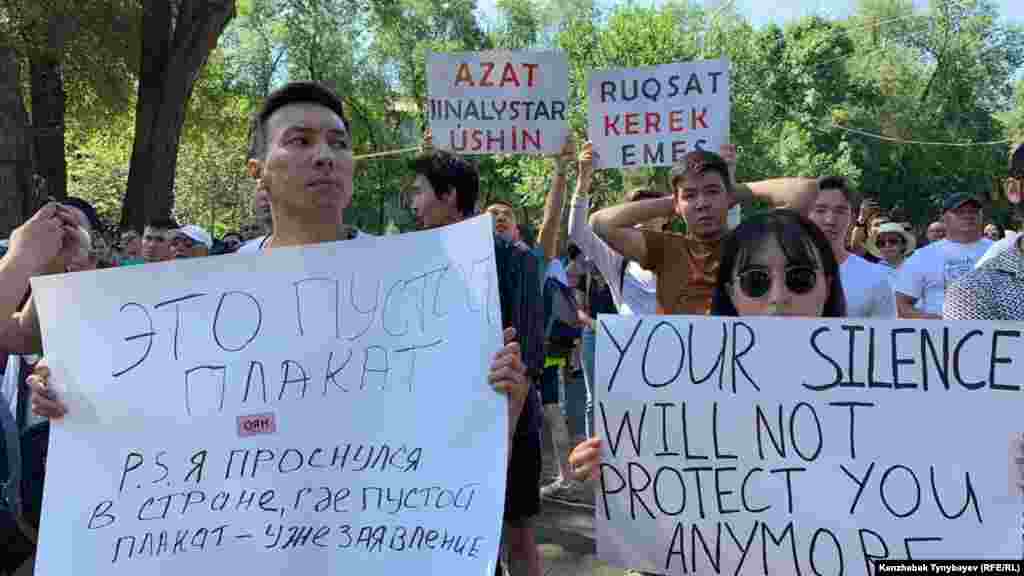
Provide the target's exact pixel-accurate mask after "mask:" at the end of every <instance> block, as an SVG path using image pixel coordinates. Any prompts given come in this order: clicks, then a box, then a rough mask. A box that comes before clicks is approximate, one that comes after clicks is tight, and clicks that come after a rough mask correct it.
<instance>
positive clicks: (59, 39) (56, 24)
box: [29, 14, 68, 199]
mask: <svg viewBox="0 0 1024 576" xmlns="http://www.w3.org/2000/svg"><path fill="white" fill-rule="evenodd" d="M67 26H68V22H67V21H66V20H65V19H64V18H63V17H62V16H61V15H60V14H54V15H51V16H50V19H49V21H48V22H47V30H46V36H47V37H46V45H45V47H42V48H41V49H39V50H35V51H33V52H32V54H30V56H29V73H30V74H31V77H32V126H33V137H34V144H35V171H36V173H37V174H39V175H40V176H42V177H43V178H45V179H46V187H45V189H44V190H43V192H42V196H43V199H45V198H47V197H53V198H57V199H63V198H66V197H67V195H68V182H67V162H66V160H65V158H64V102H65V94H64V71H63V69H62V66H61V57H62V52H63V48H64V36H65V32H66V30H67Z"/></svg>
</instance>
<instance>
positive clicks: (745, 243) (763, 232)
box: [569, 210, 846, 481]
mask: <svg viewBox="0 0 1024 576" xmlns="http://www.w3.org/2000/svg"><path fill="white" fill-rule="evenodd" d="M711 315H712V316H803V317H812V318H843V317H845V316H846V296H845V295H844V294H843V287H842V284H841V282H840V280H839V264H838V263H837V262H836V258H835V255H834V254H833V253H832V245H831V244H830V243H829V241H828V239H827V238H826V237H825V234H824V233H822V231H821V230H820V229H819V228H818V226H817V225H815V224H814V223H813V222H811V221H810V220H808V219H807V218H805V217H803V216H801V215H800V214H798V213H797V212H794V211H792V210H773V211H771V212H766V213H764V214H760V215H757V216H754V217H752V218H750V219H749V220H747V221H746V222H744V223H742V224H740V225H739V226H738V227H737V228H736V229H735V230H733V231H732V232H731V233H730V234H729V235H728V236H726V237H725V239H724V241H723V244H722V260H721V265H720V266H719V268H718V278H717V281H716V283H715V289H714V292H713V294H712V302H711ZM600 464H601V440H600V439H598V438H590V439H589V440H587V441H585V442H582V443H580V444H579V445H578V446H576V448H574V449H573V451H572V453H571V454H570V455H569V466H570V468H571V469H572V472H573V474H574V476H575V477H576V479H577V480H579V481H583V480H585V479H587V478H591V477H593V478H596V477H597V474H598V470H599V469H600Z"/></svg>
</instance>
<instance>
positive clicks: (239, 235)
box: [220, 232, 242, 242]
mask: <svg viewBox="0 0 1024 576" xmlns="http://www.w3.org/2000/svg"><path fill="white" fill-rule="evenodd" d="M228 236H234V237H235V238H238V240H239V241H241V240H242V235H241V234H239V233H238V232H228V233H227V234H225V235H224V236H222V237H221V239H220V240H221V242H226V241H227V239H228Z"/></svg>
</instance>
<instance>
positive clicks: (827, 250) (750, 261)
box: [711, 210, 846, 318]
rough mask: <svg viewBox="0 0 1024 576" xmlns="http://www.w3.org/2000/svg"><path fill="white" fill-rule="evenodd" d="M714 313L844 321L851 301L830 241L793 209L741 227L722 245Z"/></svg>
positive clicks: (756, 219)
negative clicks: (848, 300) (841, 279)
mask: <svg viewBox="0 0 1024 576" xmlns="http://www.w3.org/2000/svg"><path fill="white" fill-rule="evenodd" d="M711 314H712V315H713V316H803V317H812V318H813V317H823V318H842V317H845V316H846V296H845V295H844V293H843V287H842V284H841V282H840V280H839V264H838V263H837V262H836V259H835V255H834V254H833V252H832V246H831V244H830V243H829V241H828V239H827V238H826V237H825V235H824V234H823V233H822V231H821V230H820V229H819V228H818V227H817V226H816V225H815V224H814V223H813V222H811V221H810V220H808V219H807V218H805V217H803V216H801V215H800V214H798V213H796V212H793V211H791V210H773V211H771V212H767V213H765V214H761V215H758V216H755V217H753V218H751V219H750V220H748V221H746V222H744V223H743V224H740V225H739V227H737V228H736V230H734V231H733V232H732V233H731V234H730V235H729V236H727V237H726V239H725V241H724V242H723V244H722V263H721V265H720V266H719V268H718V280H717V282H716V283H715V290H714V292H713V294H712V301H711Z"/></svg>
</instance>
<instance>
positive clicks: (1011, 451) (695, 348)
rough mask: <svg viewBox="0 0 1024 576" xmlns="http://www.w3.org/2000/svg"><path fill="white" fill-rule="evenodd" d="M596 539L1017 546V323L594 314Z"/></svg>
mask: <svg viewBox="0 0 1024 576" xmlns="http://www.w3.org/2000/svg"><path fill="white" fill-rule="evenodd" d="M599 325H600V328H599V335H598V340H597V358H596V382H597V384H596V392H597V403H596V405H595V407H594V420H595V422H596V423H597V424H598V435H599V436H600V437H601V439H602V442H603V444H602V452H603V461H602V466H601V476H600V481H599V483H598V491H597V497H596V501H597V519H596V524H597V526H596V529H597V535H598V542H597V548H598V555H599V556H600V557H601V558H602V559H604V560H606V561H608V562H611V563H613V564H615V565H618V566H622V567H629V568H633V569H637V570H642V571H649V572H654V573H657V574H667V575H673V576H676V575H680V574H738V575H754V574H761V575H763V574H830V575H831V574H846V575H849V576H860V575H874V574H875V573H876V572H875V570H874V566H873V563H874V561H875V560H883V559H888V560H905V559H908V558H910V559H986V560H1002V559H1014V558H1018V559H1019V558H1020V557H1021V556H1022V552H1024V528H1022V518H1024V516H1022V512H1024V493H1022V490H1024V484H1022V478H1024V471H1022V470H1021V466H1020V464H1019V462H1020V456H1021V454H1022V449H1024V441H1022V439H1021V438H1022V435H1021V430H1022V429H1024V423H1022V421H1021V417H1020V406H1021V401H1022V399H1024V397H1022V394H1024V380H1022V379H1021V377H1020V373H1021V372H1020V365H1021V364H1022V363H1024V346H1022V344H1024V342H1022V336H1021V334H1022V330H1021V325H1020V324H1011V323H994V322H956V323H943V322H937V321H900V322H893V321H863V320H860V319H857V320H853V319H845V320H839V319H836V320H821V319H798V318H709V317H683V316H659V317H621V316H605V315H602V316H601V317H600V318H599Z"/></svg>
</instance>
